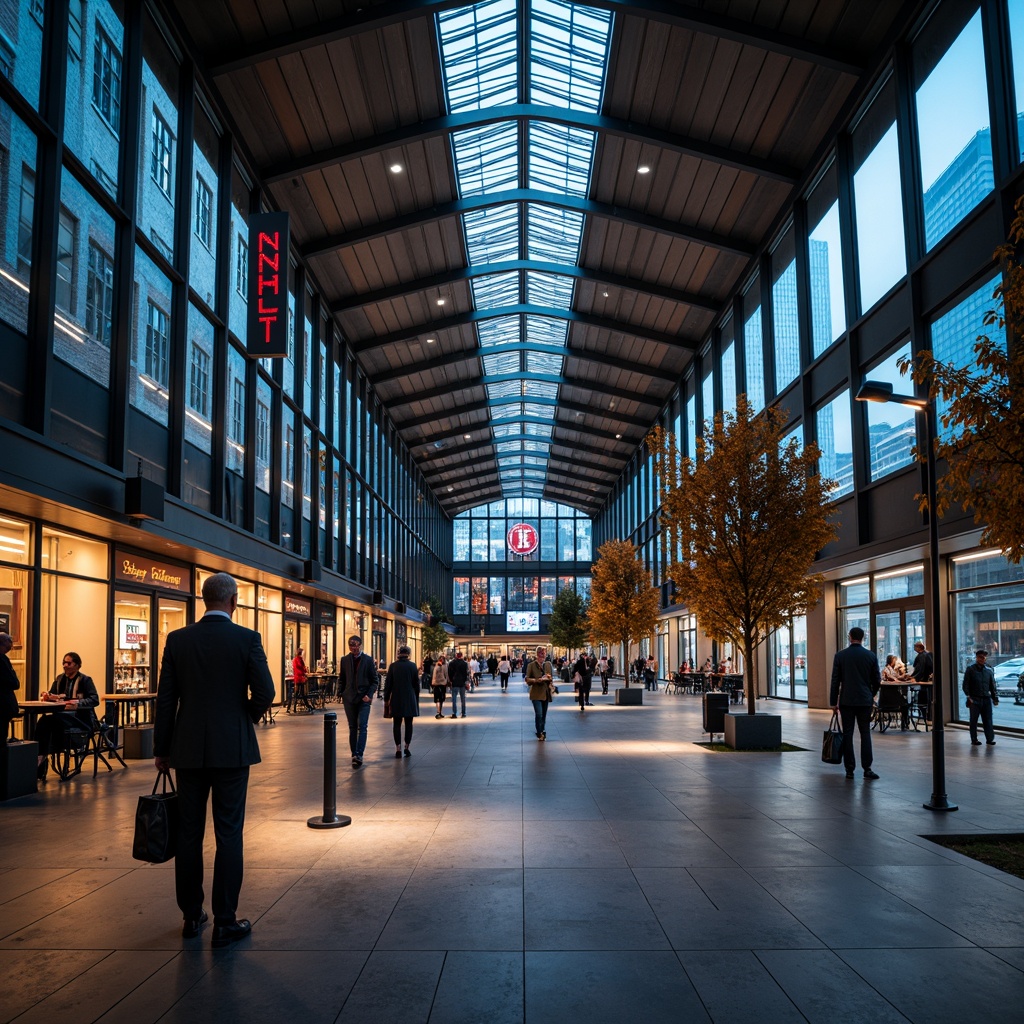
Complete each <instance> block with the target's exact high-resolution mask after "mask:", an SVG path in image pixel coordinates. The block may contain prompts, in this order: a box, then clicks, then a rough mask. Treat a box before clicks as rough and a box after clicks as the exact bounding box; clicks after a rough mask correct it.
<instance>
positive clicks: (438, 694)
mask: <svg viewBox="0 0 1024 1024" xmlns="http://www.w3.org/2000/svg"><path fill="white" fill-rule="evenodd" d="M430 689H431V690H432V691H433V694H434V705H435V707H436V708H437V714H436V715H434V717H435V718H444V712H443V711H442V708H444V692H445V690H447V689H448V666H447V665H446V664H445V663H444V655H443V654H439V655H438V656H437V661H435V662H434V674H433V676H432V677H431V680H430Z"/></svg>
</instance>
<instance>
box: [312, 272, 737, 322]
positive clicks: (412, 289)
mask: <svg viewBox="0 0 1024 1024" xmlns="http://www.w3.org/2000/svg"><path fill="white" fill-rule="evenodd" d="M515 270H535V271H537V272H539V273H542V274H557V275H559V276H561V277H571V278H573V279H574V280H577V281H592V282H594V284H601V285H605V286H606V287H609V288H615V289H618V290H620V291H629V292H635V293H636V294H637V295H649V296H651V297H652V298H655V299H665V300H666V301H668V302H676V303H679V304H680V305H683V306H693V307H694V308H695V309H704V310H707V311H708V312H709V313H718V312H720V311H721V308H722V303H721V301H720V300H719V299H717V298H714V297H712V296H708V295H699V294H698V293H696V292H684V291H680V290H679V289H677V288H666V287H665V286H663V285H660V284H653V283H652V282H650V281H642V280H639V279H637V278H635V277H622V276H621V275H620V274H609V273H607V272H605V271H603V270H593V269H591V268H588V267H577V266H573V265H572V264H569V263H547V262H545V261H543V260H504V261H502V262H499V263H479V264H477V265H476V266H472V267H457V268H455V269H454V270H447V271H445V272H444V273H443V274H434V275H432V276H431V277H421V278H420V279H419V280H417V281H406V282H403V283H401V284H397V285H394V286H393V287H390V288H378V289H376V290H375V291H372V292H363V293H362V294H360V295H353V296H350V297H349V298H345V299H338V300H337V301H335V302H332V303H330V307H329V308H330V310H331V312H332V313H339V314H345V313H349V312H351V311H352V310H355V309H362V308H363V307H364V306H374V305H378V304H379V303H382V302H391V301H393V300H394V299H400V298H403V297H404V296H406V295H416V294H417V293H419V292H429V291H435V290H436V289H438V288H446V287H447V286H448V285H451V284H457V283H458V282H459V281H471V280H472V279H473V278H476V277H484V276H486V275H488V274H506V273H509V272H511V271H515Z"/></svg>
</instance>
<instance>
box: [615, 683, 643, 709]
mask: <svg viewBox="0 0 1024 1024" xmlns="http://www.w3.org/2000/svg"><path fill="white" fill-rule="evenodd" d="M643 702H644V688H643V687H642V686H621V687H619V689H617V690H616V691H615V703H616V704H634V705H635V704H643Z"/></svg>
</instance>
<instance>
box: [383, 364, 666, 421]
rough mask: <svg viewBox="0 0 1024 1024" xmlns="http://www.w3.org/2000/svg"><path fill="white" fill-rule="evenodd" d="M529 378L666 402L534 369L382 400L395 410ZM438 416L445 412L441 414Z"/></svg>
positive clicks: (612, 395) (461, 380) (646, 402)
mask: <svg viewBox="0 0 1024 1024" xmlns="http://www.w3.org/2000/svg"><path fill="white" fill-rule="evenodd" d="M517 380H529V381H534V382H538V381H539V382H541V383H544V384H557V385H559V386H560V387H561V386H562V385H566V386H567V387H571V388H582V389H584V390H590V391H599V392H600V393H601V394H602V395H603V396H606V397H608V398H617V399H621V400H622V401H625V402H640V403H641V404H642V405H653V406H655V408H658V409H660V408H661V407H662V405H664V404H665V399H664V398H663V397H661V396H658V395H655V396H653V397H651V398H648V397H647V396H646V395H645V394H644V393H643V392H640V393H639V394H638V393H637V392H636V391H634V390H632V389H630V388H614V387H612V386H611V385H610V384H605V383H602V382H601V381H596V380H595V381H587V380H583V379H582V378H580V377H563V376H562V375H561V374H557V373H536V372H533V371H526V370H521V371H520V372H519V373H494V374H489V375H487V376H484V377H478V378H476V379H474V380H467V379H466V378H459V380H458V381H457V382H456V383H454V384H441V385H440V386H439V387H436V388H430V390H428V391H417V392H416V393H415V394H412V395H399V396H398V397H397V398H392V399H390V400H389V401H384V400H383V399H381V404H382V405H383V406H384V408H385V409H389V410H390V409H395V408H397V407H399V406H403V405H413V404H415V403H416V402H430V401H433V400H434V399H435V398H445V397H447V396H448V395H455V394H458V393H459V392H461V391H466V390H468V389H469V388H476V387H487V385H488V384H506V383H508V382H509V381H517ZM520 401H523V402H529V401H530V398H528V397H527V396H525V395H524V396H523V397H522V398H521V399H520ZM438 415H442V416H443V415H444V413H439V414H438Z"/></svg>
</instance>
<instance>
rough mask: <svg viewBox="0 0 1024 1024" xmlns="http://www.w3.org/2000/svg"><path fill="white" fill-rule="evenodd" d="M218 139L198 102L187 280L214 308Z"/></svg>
mask: <svg viewBox="0 0 1024 1024" xmlns="http://www.w3.org/2000/svg"><path fill="white" fill-rule="evenodd" d="M219 148H220V139H219V138H218V133H217V128H216V126H215V125H214V123H213V121H212V119H211V118H210V115H209V114H208V113H207V112H206V108H205V107H204V106H203V104H202V103H201V102H197V103H196V105H195V142H194V144H193V146H192V162H193V163H192V244H191V245H190V246H189V254H188V263H189V270H188V280H189V284H190V285H192V287H193V289H195V291H196V293H197V294H198V295H199V296H200V297H201V298H202V299H203V301H204V302H205V303H206V304H207V305H208V306H209V307H210V308H211V309H213V308H215V307H214V301H215V297H214V294H213V289H214V281H216V279H217V252H218V249H219V242H220V239H219V238H218V237H217V204H218V201H219V195H220V189H219V185H218V178H217V163H218V159H219Z"/></svg>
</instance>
